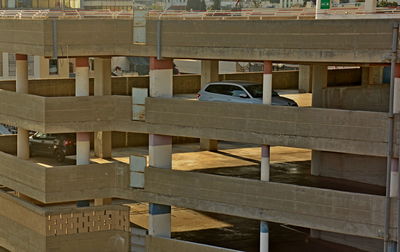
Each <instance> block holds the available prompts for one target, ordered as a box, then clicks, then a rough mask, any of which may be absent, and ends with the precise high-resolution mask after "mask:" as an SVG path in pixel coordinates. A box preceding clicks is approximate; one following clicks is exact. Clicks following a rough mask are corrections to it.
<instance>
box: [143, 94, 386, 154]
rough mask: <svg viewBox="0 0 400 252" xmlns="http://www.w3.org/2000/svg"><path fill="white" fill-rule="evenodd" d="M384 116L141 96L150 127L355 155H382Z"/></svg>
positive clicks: (161, 130)
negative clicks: (143, 98) (144, 103)
mask: <svg viewBox="0 0 400 252" xmlns="http://www.w3.org/2000/svg"><path fill="white" fill-rule="evenodd" d="M328 112H329V113H328ZM386 120H387V118H386V114H384V113H377V112H361V111H359V112H355V111H346V110H333V109H331V110H329V111H327V110H324V109H316V108H301V107H299V108H297V107H282V106H265V105H258V104H237V103H231V104H229V106H225V103H222V102H220V103H218V102H198V101H187V100H181V99H173V100H171V99H161V98H147V100H146V122H147V123H148V126H147V127H148V130H149V131H150V132H157V133H159V134H166V135H181V136H191V137H194V136H196V137H205V138H211V139H220V140H228V141H237V142H245V143H258V144H269V145H281V146H292V147H299V148H310V149H314V150H325V151H328V149H329V150H330V151H336V152H345V153H353V154H361V155H367V154H370V155H377V156H385V155H386V152H385V149H386V148H387V146H386V145H387V144H386V141H387V140H386V133H385V132H386V131H387V129H386V128H387V127H386Z"/></svg>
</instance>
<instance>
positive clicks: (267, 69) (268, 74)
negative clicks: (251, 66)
mask: <svg viewBox="0 0 400 252" xmlns="http://www.w3.org/2000/svg"><path fill="white" fill-rule="evenodd" d="M271 102H272V61H264V75H263V104H268V105H271Z"/></svg>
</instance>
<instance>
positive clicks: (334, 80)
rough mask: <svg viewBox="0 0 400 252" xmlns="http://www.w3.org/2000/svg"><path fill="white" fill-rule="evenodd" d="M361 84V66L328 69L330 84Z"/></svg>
mask: <svg viewBox="0 0 400 252" xmlns="http://www.w3.org/2000/svg"><path fill="white" fill-rule="evenodd" d="M360 84H361V68H350V69H331V70H329V71H328V87H329V86H351V85H360Z"/></svg>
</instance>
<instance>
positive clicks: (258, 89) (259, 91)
mask: <svg viewBox="0 0 400 252" xmlns="http://www.w3.org/2000/svg"><path fill="white" fill-rule="evenodd" d="M244 88H245V89H246V90H247V92H249V93H250V95H251V96H252V97H253V98H262V95H263V86H262V85H258V84H256V85H248V86H245V87H244ZM272 96H279V95H278V93H277V92H275V91H274V90H272Z"/></svg>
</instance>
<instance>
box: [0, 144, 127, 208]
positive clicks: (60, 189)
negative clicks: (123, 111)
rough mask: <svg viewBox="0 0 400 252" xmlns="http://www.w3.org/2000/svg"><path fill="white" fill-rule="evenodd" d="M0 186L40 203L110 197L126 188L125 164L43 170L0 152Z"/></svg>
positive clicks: (44, 168) (43, 168)
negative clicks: (117, 190)
mask: <svg viewBox="0 0 400 252" xmlns="http://www.w3.org/2000/svg"><path fill="white" fill-rule="evenodd" d="M0 161H1V162H0V184H1V185H3V186H6V187H8V188H11V189H13V190H15V191H17V192H20V193H23V194H24V195H27V196H29V197H31V198H33V199H35V200H38V201H40V202H43V203H55V202H68V201H75V200H87V199H93V198H100V197H114V196H115V195H116V192H115V190H116V189H117V188H118V189H121V188H122V189H126V188H128V186H129V175H128V174H129V169H128V165H121V164H118V163H104V164H90V165H80V166H75V165H71V166H60V167H57V168H49V167H45V166H42V165H39V164H36V163H33V162H31V161H26V160H20V159H18V158H16V157H15V156H12V155H8V154H5V153H1V152H0Z"/></svg>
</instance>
